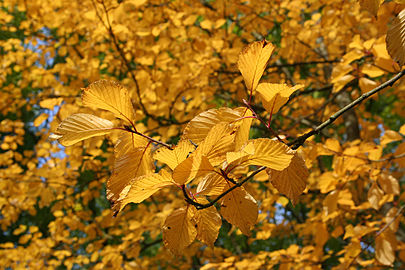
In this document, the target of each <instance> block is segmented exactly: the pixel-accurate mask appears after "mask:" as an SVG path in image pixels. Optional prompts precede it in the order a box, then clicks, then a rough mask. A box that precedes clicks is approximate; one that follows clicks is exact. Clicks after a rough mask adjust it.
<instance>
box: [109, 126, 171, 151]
mask: <svg viewBox="0 0 405 270" xmlns="http://www.w3.org/2000/svg"><path fill="white" fill-rule="evenodd" d="M114 129H119V130H124V131H128V132H131V133H134V134H136V135H139V136H141V137H144V138H145V139H148V140H149V141H150V142H154V143H156V144H159V145H163V146H164V147H166V148H168V149H170V150H173V147H172V146H171V145H169V144H167V143H164V142H162V141H158V140H155V139H153V138H152V137H150V136H148V135H145V134H143V133H140V132H139V131H137V130H133V129H131V127H130V126H126V125H125V126H124V128H114Z"/></svg>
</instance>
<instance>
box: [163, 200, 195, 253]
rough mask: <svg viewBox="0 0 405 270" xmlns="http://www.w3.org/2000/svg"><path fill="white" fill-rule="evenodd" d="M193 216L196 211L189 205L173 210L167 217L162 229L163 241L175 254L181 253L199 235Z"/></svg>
mask: <svg viewBox="0 0 405 270" xmlns="http://www.w3.org/2000/svg"><path fill="white" fill-rule="evenodd" d="M193 216H194V211H192V210H191V207H190V206H189V207H186V208H180V209H177V210H175V211H173V212H172V213H171V214H170V215H169V216H168V217H167V218H166V221H165V223H164V225H163V229H162V231H163V243H164V245H165V246H166V247H167V248H169V249H170V251H171V252H173V254H175V255H180V254H181V252H182V251H183V250H184V249H185V248H186V247H187V246H188V245H190V244H191V242H193V241H194V239H195V238H196V236H197V229H196V226H195V222H194V219H193Z"/></svg>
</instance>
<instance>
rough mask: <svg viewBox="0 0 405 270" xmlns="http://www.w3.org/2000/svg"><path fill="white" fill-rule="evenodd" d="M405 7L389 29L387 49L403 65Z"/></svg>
mask: <svg viewBox="0 0 405 270" xmlns="http://www.w3.org/2000/svg"><path fill="white" fill-rule="evenodd" d="M404 31H405V9H403V10H402V11H401V12H400V13H399V14H398V16H396V17H395V18H394V20H393V22H392V24H391V26H390V27H389V29H388V31H387V37H386V42H387V51H388V53H389V54H390V55H391V57H392V59H394V60H395V61H398V62H399V64H400V65H401V66H402V65H403V64H404V63H405V35H403V33H404Z"/></svg>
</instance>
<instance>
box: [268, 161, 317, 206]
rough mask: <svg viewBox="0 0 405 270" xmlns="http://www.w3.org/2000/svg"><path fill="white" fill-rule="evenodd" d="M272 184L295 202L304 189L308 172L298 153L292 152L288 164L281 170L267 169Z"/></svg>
mask: <svg viewBox="0 0 405 270" xmlns="http://www.w3.org/2000/svg"><path fill="white" fill-rule="evenodd" d="M267 173H268V174H269V176H270V181H271V183H272V184H273V186H274V187H275V188H276V189H277V190H278V191H279V192H280V193H282V194H284V195H285V196H287V197H288V198H289V199H290V200H291V201H292V202H293V203H295V202H296V201H297V199H298V197H299V195H301V193H302V192H303V191H304V189H305V187H306V184H307V179H308V176H309V172H308V169H307V167H306V166H305V161H304V160H303V159H302V157H301V156H299V155H298V153H295V154H294V157H293V158H292V159H291V163H290V165H288V167H287V168H285V169H284V170H282V171H277V170H271V169H269V170H267Z"/></svg>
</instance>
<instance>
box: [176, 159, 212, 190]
mask: <svg viewBox="0 0 405 270" xmlns="http://www.w3.org/2000/svg"><path fill="white" fill-rule="evenodd" d="M214 170H215V169H214V167H213V166H212V165H211V163H210V161H209V160H208V158H207V157H206V156H201V155H194V156H191V157H188V158H187V159H185V160H184V161H183V162H181V163H180V164H179V165H177V166H176V168H174V170H173V180H174V181H175V182H176V183H177V184H179V185H183V184H187V183H189V182H190V181H191V180H193V179H194V178H196V177H199V176H202V175H205V174H207V173H209V172H213V171H214Z"/></svg>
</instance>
